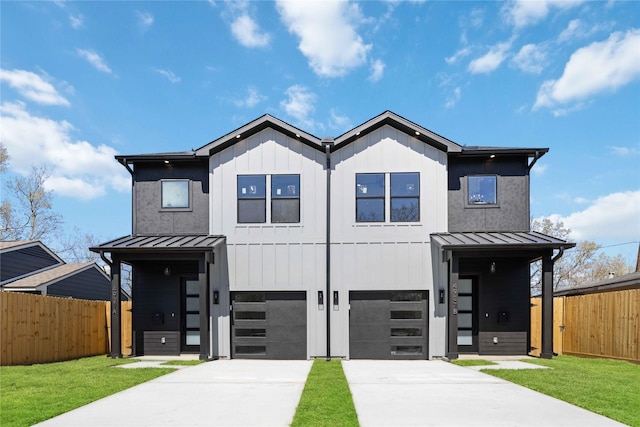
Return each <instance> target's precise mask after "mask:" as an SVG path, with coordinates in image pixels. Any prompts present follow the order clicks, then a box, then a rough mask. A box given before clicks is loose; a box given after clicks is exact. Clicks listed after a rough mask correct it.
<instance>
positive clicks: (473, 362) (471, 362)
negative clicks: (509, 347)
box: [451, 359, 495, 366]
mask: <svg viewBox="0 0 640 427" xmlns="http://www.w3.org/2000/svg"><path fill="white" fill-rule="evenodd" d="M451 363H453V364H454V365H458V366H487V365H495V363H494V362H492V361H490V360H484V359H456V360H452V361H451Z"/></svg>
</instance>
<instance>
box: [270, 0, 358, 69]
mask: <svg viewBox="0 0 640 427" xmlns="http://www.w3.org/2000/svg"><path fill="white" fill-rule="evenodd" d="M277 8H278V12H279V13H280V17H281V19H282V21H283V22H284V23H285V24H286V26H287V27H288V29H289V32H290V33H293V34H295V35H297V36H298V37H299V38H300V43H299V44H298V48H299V49H300V51H301V52H302V54H303V55H304V56H305V57H306V58H307V59H308V60H309V65H310V66H311V69H312V70H313V71H314V72H315V73H316V74H317V75H319V76H321V77H340V76H344V75H346V74H347V73H349V72H350V71H351V70H352V69H354V68H357V67H359V66H361V65H363V64H365V63H366V61H367V54H368V52H369V51H370V50H371V45H370V44H365V43H364V41H363V40H362V37H360V35H359V34H358V33H357V32H356V27H357V25H358V24H359V23H361V22H362V21H363V17H362V15H361V12H360V8H359V6H358V5H357V4H353V3H349V2H347V1H345V0H337V1H326V2H325V1H314V2H303V1H299V2H295V1H282V0H281V1H278V2H277Z"/></svg>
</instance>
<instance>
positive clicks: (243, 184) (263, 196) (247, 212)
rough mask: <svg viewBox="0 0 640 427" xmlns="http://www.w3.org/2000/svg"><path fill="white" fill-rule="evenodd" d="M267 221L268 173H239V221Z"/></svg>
mask: <svg viewBox="0 0 640 427" xmlns="http://www.w3.org/2000/svg"><path fill="white" fill-rule="evenodd" d="M266 221H267V178H266V175H238V222H239V223H243V224H245V223H249V224H251V223H264V222H266Z"/></svg>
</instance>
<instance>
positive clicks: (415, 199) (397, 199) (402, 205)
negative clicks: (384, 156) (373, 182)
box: [391, 172, 420, 222]
mask: <svg viewBox="0 0 640 427" xmlns="http://www.w3.org/2000/svg"><path fill="white" fill-rule="evenodd" d="M418 221H420V174H419V173H418V172H411V173H392V174H391V222H418Z"/></svg>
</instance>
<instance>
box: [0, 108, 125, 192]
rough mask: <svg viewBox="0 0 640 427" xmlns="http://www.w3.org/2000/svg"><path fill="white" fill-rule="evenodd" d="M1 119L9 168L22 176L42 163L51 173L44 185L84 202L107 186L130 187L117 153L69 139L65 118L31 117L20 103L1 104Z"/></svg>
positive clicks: (70, 132) (105, 147) (121, 189)
mask: <svg viewBox="0 0 640 427" xmlns="http://www.w3.org/2000/svg"><path fill="white" fill-rule="evenodd" d="M0 123H1V124H2V138H3V140H2V142H3V143H4V145H5V146H6V147H7V151H8V152H9V155H10V156H11V162H10V165H9V166H10V168H11V169H13V170H14V171H15V172H17V173H19V174H27V173H29V171H30V169H31V167H32V166H46V167H47V168H48V170H49V172H50V173H51V177H50V178H49V179H48V180H47V182H46V186H47V188H48V189H51V190H53V191H55V192H56V194H60V195H64V196H69V197H73V198H77V199H83V200H89V199H92V198H95V197H99V196H100V195H103V194H105V193H106V190H107V188H112V189H114V190H117V191H128V190H129V189H130V177H129V176H128V175H127V174H126V172H125V171H124V169H123V168H122V167H121V166H120V165H119V164H118V162H117V161H116V160H115V159H114V155H115V154H116V151H115V150H114V149H113V148H112V147H109V146H107V145H104V144H103V145H99V146H94V145H92V144H90V143H89V142H87V141H79V140H74V139H73V137H72V133H73V132H74V128H73V126H72V125H71V124H70V123H69V122H67V121H64V120H63V121H56V120H52V119H49V118H46V117H38V116H34V115H31V114H30V113H29V112H28V111H27V110H26V106H25V104H24V103H21V102H17V103H9V102H5V103H3V104H2V105H1V106H0Z"/></svg>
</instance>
